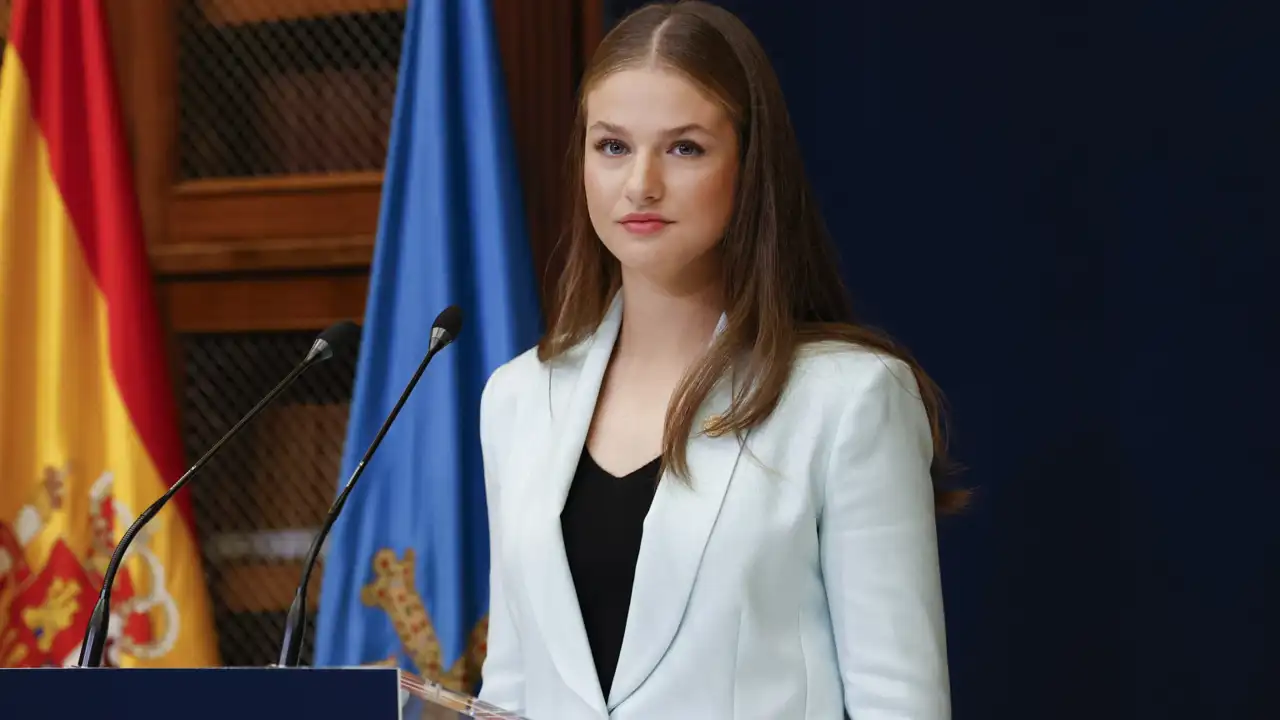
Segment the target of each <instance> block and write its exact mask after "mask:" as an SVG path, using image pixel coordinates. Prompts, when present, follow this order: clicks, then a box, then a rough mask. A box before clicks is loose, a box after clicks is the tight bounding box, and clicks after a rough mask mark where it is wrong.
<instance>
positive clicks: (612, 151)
mask: <svg viewBox="0 0 1280 720" xmlns="http://www.w3.org/2000/svg"><path fill="white" fill-rule="evenodd" d="M596 150H599V151H600V152H602V153H604V154H605V155H621V154H623V153H625V152H626V151H627V147H626V146H625V145H623V144H622V143H620V142H618V141H617V140H601V141H600V142H598V143H596Z"/></svg>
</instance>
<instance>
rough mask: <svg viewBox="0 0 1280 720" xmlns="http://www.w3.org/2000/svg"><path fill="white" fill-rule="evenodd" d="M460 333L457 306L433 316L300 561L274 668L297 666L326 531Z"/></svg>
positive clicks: (327, 534)
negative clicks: (405, 380) (391, 402)
mask: <svg viewBox="0 0 1280 720" xmlns="http://www.w3.org/2000/svg"><path fill="white" fill-rule="evenodd" d="M461 331H462V310H461V309H459V308H458V306H457V305H450V306H449V307H447V308H445V309H444V310H442V311H441V312H440V314H439V315H437V316H436V321H435V322H434V323H432V325H431V342H430V344H429V345H428V346H427V354H426V355H425V356H423V358H422V362H421V363H419V364H418V370H417V372H415V373H414V374H413V377H412V378H411V379H410V380H409V384H408V385H407V386H406V387H405V389H404V392H402V393H400V399H399V400H397V401H396V404H395V407H393V408H391V413H390V414H389V415H387V419H386V420H383V421H382V427H380V428H378V434H377V435H374V436H373V442H372V443H370V444H369V449H368V450H365V452H364V457H362V458H360V464H359V465H356V469H355V471H354V472H352V473H351V479H349V480H347V484H346V486H345V487H343V488H342V492H341V493H339V494H338V499H337V500H334V501H333V506H332V507H330V508H329V514H328V515H326V516H325V518H324V522H323V523H322V524H321V525H320V531H319V532H317V533H316V536H315V539H314V540H313V541H312V542H311V549H310V550H308V551H307V557H306V559H305V560H303V563H302V580H301V581H300V582H299V583H298V590H297V592H296V593H294V596H293V604H292V605H290V606H289V616H288V618H286V619H285V622H284V640H283V641H282V642H281V644H280V662H279V663H277V664H276V667H286V668H287V667H296V666H297V665H298V656H299V655H301V654H302V637H303V634H304V633H305V632H306V617H307V586H308V585H310V584H311V570H312V569H313V568H314V567H315V565H316V559H317V558H318V557H319V556H320V548H322V547H323V546H324V541H325V538H327V537H328V536H329V529H330V528H332V527H333V523H334V521H336V520H337V519H338V514H339V513H341V512H342V506H343V505H345V504H346V502H347V496H348V495H350V494H351V490H352V489H353V488H355V486H356V481H357V480H359V479H360V475H361V474H363V473H364V467H365V465H366V464H367V463H368V462H369V458H371V457H373V453H374V451H376V450H377V449H378V446H379V445H381V444H382V437H383V436H384V435H386V434H387V430H388V429H390V427H391V423H392V422H393V421H394V420H395V419H396V416H397V415H399V414H400V408H401V407H403V406H404V403H405V401H406V400H408V399H409V394H410V393H412V392H413V388H414V386H415V385H417V384H418V378H420V377H422V372H423V371H424V370H426V369H427V363H429V362H431V358H433V357H435V355H436V353H438V352H440V351H441V350H443V349H444V348H445V347H446V346H447V345H448V344H449V343H451V342H453V341H454V340H455V339H457V337H458V333H459V332H461Z"/></svg>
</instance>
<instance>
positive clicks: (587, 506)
mask: <svg viewBox="0 0 1280 720" xmlns="http://www.w3.org/2000/svg"><path fill="white" fill-rule="evenodd" d="M660 463H661V458H654V459H653V460H651V461H650V462H649V464H647V465H645V466H644V467H642V468H639V469H638V470H635V471H633V472H631V473H629V474H628V475H627V476H625V477H621V478H619V477H614V476H613V475H610V474H609V473H608V472H606V471H605V470H604V469H603V468H601V467H600V466H599V465H597V464H596V462H595V460H594V459H592V457H591V453H589V452H587V451H586V450H585V449H584V450H583V451H582V457H581V458H580V459H579V460H578V472H577V474H576V475H574V478H573V484H572V485H571V486H570V487H569V496H568V497H567V498H566V499H565V503H564V510H563V511H561V513H560V529H561V532H562V533H564V549H565V554H566V555H567V556H568V560H569V572H570V573H572V575H573V584H574V588H575V590H576V591H577V594H578V609H579V610H580V611H581V612H582V623H583V625H584V626H585V627H586V630H587V641H588V642H589V643H590V645H591V657H592V659H593V660H594V661H595V665H596V675H597V676H598V677H599V678H600V689H601V691H602V692H603V693H604V696H605V697H606V698H608V697H609V688H610V687H611V686H612V685H613V672H614V670H615V669H616V668H617V665H618V653H619V652H620V651H621V650H622V635H623V632H624V631H625V630H626V627H627V610H628V609H629V608H630V606H631V585H632V583H633V582H634V580H635V575H636V559H637V558H638V557H639V556H640V537H641V535H642V534H643V531H644V518H645V515H647V514H648V513H649V505H650V504H651V503H652V502H653V494H654V491H655V490H656V489H657V487H658V468H659V465H660Z"/></svg>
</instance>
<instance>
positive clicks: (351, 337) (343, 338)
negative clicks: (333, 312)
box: [307, 320, 360, 361]
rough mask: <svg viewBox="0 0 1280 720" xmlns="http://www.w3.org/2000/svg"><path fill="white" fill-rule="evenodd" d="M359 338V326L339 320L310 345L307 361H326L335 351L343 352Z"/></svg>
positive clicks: (348, 321)
mask: <svg viewBox="0 0 1280 720" xmlns="http://www.w3.org/2000/svg"><path fill="white" fill-rule="evenodd" d="M359 337H360V326H359V325H356V324H355V323H354V322H351V321H350V320H340V321H338V322H336V323H334V324H332V325H330V326H329V327H328V328H326V329H325V331H324V332H322V333H320V335H319V336H317V337H316V341H315V342H314V343H312V344H311V350H310V351H308V352H307V360H318V361H323V360H328V359H329V358H331V357H333V353H334V352H335V351H339V350H345V349H346V348H347V347H348V346H350V345H353V344H355V342H356V339H357V338H359Z"/></svg>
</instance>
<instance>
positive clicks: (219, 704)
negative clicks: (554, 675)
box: [0, 667, 525, 720]
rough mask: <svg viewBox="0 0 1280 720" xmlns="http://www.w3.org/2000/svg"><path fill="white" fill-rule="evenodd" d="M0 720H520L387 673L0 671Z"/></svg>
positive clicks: (393, 672)
mask: <svg viewBox="0 0 1280 720" xmlns="http://www.w3.org/2000/svg"><path fill="white" fill-rule="evenodd" d="M0 698H3V702H2V703H0V706H2V707H3V709H2V710H0V716H2V717H4V718H5V719H6V720H70V719H71V718H76V719H77V720H79V719H80V718H94V719H95V720H116V719H117V718H118V719H119V720H126V719H127V720H150V719H151V718H182V719H183V720H280V718H307V719H308V720H329V719H330V718H332V719H333V720H348V719H351V720H355V719H357V718H358V719H359V720H455V718H492V719H494V720H525V718H521V717H520V716H519V715H516V714H514V713H510V712H507V711H505V710H503V709H502V708H498V707H494V706H493V705H489V704H486V703H483V702H481V701H480V700H478V699H476V698H474V697H471V696H470V695H465V694H462V693H457V692H454V691H452V690H449V689H447V688H445V687H443V686H441V685H438V684H436V683H433V682H429V681H426V680H424V679H422V678H420V677H417V676H416V675H413V674H412V673H407V672H404V671H401V670H397V669H395V668H381V667H367V668H366V667H360V668H274V667H270V668H192V669H117V668H30V669H11V670H0Z"/></svg>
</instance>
